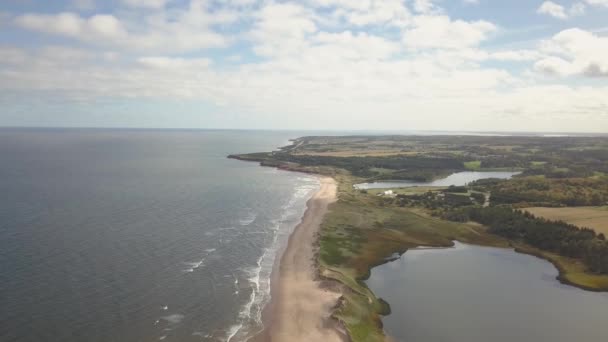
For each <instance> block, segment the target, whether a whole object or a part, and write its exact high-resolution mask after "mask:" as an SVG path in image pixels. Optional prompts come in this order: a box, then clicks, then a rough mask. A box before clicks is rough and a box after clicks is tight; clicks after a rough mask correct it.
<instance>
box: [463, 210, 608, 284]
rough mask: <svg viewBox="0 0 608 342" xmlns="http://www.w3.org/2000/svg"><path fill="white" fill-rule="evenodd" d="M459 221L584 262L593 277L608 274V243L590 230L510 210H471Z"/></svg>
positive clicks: (604, 238)
mask: <svg viewBox="0 0 608 342" xmlns="http://www.w3.org/2000/svg"><path fill="white" fill-rule="evenodd" d="M458 212H459V213H460V214H461V215H460V217H459V220H462V221H475V222H478V223H481V224H483V225H485V226H487V227H489V232H490V233H492V234H496V235H500V236H503V237H505V238H507V239H509V240H511V241H515V242H524V243H526V244H528V245H530V246H533V247H536V248H539V249H541V250H543V251H548V252H552V253H557V254H559V255H562V256H565V257H568V258H573V259H578V260H581V261H582V262H583V263H584V264H585V266H586V268H587V270H589V271H590V273H593V274H608V241H606V237H605V236H604V234H602V233H600V234H596V232H595V231H593V230H592V229H588V228H578V227H576V226H574V225H571V224H568V223H565V222H559V221H550V220H546V219H543V218H537V217H535V216H534V215H532V214H530V213H529V212H522V211H519V210H513V209H511V208H509V207H504V206H499V207H488V208H476V207H468V208H464V209H460V210H458Z"/></svg>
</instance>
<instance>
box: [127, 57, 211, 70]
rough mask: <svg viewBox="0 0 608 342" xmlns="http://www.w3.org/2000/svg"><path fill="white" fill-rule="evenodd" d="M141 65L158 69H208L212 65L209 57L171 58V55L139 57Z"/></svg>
mask: <svg viewBox="0 0 608 342" xmlns="http://www.w3.org/2000/svg"><path fill="white" fill-rule="evenodd" d="M138 62H139V63H140V64H141V65H144V66H146V67H150V68H158V69H189V68H195V69H206V68H208V67H209V66H210V65H211V60H210V59H208V58H190V59H186V58H171V57H162V56H161V57H142V58H139V59H138Z"/></svg>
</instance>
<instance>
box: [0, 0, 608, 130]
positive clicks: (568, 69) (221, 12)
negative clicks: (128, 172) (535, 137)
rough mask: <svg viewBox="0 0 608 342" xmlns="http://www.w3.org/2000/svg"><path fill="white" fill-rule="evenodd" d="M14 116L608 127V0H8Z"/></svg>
mask: <svg viewBox="0 0 608 342" xmlns="http://www.w3.org/2000/svg"><path fill="white" fill-rule="evenodd" d="M0 76H1V77H0V90H1V92H0V107H1V109H0V126H87V127H91V126H93V127H189V128H271V129H281V128H285V129H338V130H344V129H366V130H367V129H390V130H395V129H398V130H417V129H418V130H433V129H434V130H492V131H520V130H524V131H525V130H530V131H586V132H606V131H608V0H579V1H536V0H511V1H498V0H451V1H450V0H442V1H441V0H436V1H432V0H407V1H402V0H383V1H376V0H360V1H352V0H301V1H265V0H233V1H219V0H215V1H213V0H112V1H100V0H60V1H40V0H38V1H36V0H4V1H3V2H2V3H1V4H0Z"/></svg>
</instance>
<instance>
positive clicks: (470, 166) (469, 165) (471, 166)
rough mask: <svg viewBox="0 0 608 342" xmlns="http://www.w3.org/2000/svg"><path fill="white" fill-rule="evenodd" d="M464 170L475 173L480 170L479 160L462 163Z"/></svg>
mask: <svg viewBox="0 0 608 342" xmlns="http://www.w3.org/2000/svg"><path fill="white" fill-rule="evenodd" d="M464 168H465V169H467V170H473V171H477V170H479V169H481V160H472V161H468V162H464Z"/></svg>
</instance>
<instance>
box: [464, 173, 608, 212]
mask: <svg viewBox="0 0 608 342" xmlns="http://www.w3.org/2000/svg"><path fill="white" fill-rule="evenodd" d="M471 186H472V187H473V188H475V189H478V190H481V191H486V192H491V193H492V201H493V202H494V203H497V204H499V203H500V204H512V205H515V206H517V207H528V206H545V207H561V206H598V205H602V204H604V203H606V202H607V201H608V177H606V176H597V177H587V178H581V177H576V178H547V177H546V176H544V175H542V176H529V177H516V178H513V179H509V180H488V179H485V180H480V181H477V182H474V183H473V184H471Z"/></svg>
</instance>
